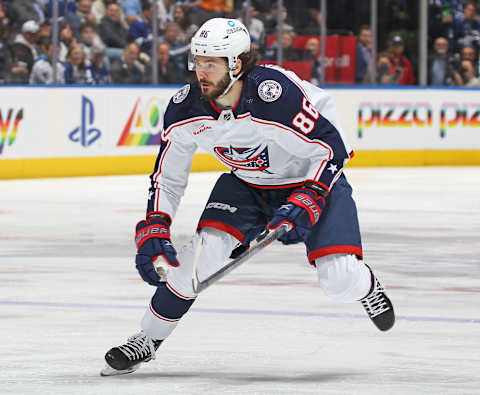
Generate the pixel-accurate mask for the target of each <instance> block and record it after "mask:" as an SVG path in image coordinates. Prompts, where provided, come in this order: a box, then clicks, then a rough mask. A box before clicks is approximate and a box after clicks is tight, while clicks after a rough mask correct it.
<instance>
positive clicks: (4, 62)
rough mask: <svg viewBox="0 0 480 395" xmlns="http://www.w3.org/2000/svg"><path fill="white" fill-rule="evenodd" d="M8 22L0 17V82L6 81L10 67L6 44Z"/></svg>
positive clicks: (9, 55)
mask: <svg viewBox="0 0 480 395" xmlns="http://www.w3.org/2000/svg"><path fill="white" fill-rule="evenodd" d="M8 34H9V29H8V23H6V22H5V21H4V20H3V19H0V84H4V83H6V82H7V78H8V75H9V73H10V69H11V67H12V65H11V62H12V55H11V53H10V47H9V44H8Z"/></svg>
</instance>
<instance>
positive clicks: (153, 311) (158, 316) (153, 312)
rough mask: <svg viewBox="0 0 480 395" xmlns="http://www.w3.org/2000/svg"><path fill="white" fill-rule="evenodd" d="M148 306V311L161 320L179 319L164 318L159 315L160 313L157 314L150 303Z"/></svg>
mask: <svg viewBox="0 0 480 395" xmlns="http://www.w3.org/2000/svg"><path fill="white" fill-rule="evenodd" d="M149 307H150V311H151V312H152V314H153V315H154V316H155V317H157V318H160V319H161V320H163V321H168V322H178V321H180V318H177V319H171V318H165V317H163V316H161V315H160V314H158V313H157V312H156V311H155V310H153V307H152V305H150V306H149Z"/></svg>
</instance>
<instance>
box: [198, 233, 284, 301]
mask: <svg viewBox="0 0 480 395" xmlns="http://www.w3.org/2000/svg"><path fill="white" fill-rule="evenodd" d="M290 229H291V225H289V224H283V225H281V226H279V227H278V228H276V229H274V230H272V231H266V232H264V233H262V234H261V235H260V236H259V237H257V239H256V240H255V242H254V245H253V246H251V247H250V248H249V249H248V250H246V251H244V252H243V253H241V254H240V255H239V256H238V257H237V258H235V259H233V260H231V261H230V262H228V263H227V264H226V265H225V266H223V267H222V268H221V269H219V270H217V271H216V272H215V273H213V274H211V275H210V276H208V277H207V278H206V279H205V280H202V281H200V280H199V278H198V274H197V270H196V266H197V265H196V264H195V265H194V270H193V276H192V284H193V290H194V292H195V293H197V294H198V293H200V292H202V291H203V290H204V289H206V288H208V287H209V286H210V285H212V284H213V283H215V282H217V281H218V280H220V279H221V278H223V277H224V276H225V275H227V274H228V273H230V272H231V271H232V270H233V269H235V268H237V267H238V266H240V265H241V264H242V263H244V262H245V261H247V260H248V259H250V258H251V257H252V256H254V255H255V254H257V253H258V252H260V251H262V250H263V249H264V248H265V247H266V246H268V245H269V244H271V243H272V242H273V241H275V240H277V239H278V238H279V237H282V236H283V235H284V234H285V233H287V232H288V231H289V230H290ZM196 258H198V257H196ZM195 263H197V262H195Z"/></svg>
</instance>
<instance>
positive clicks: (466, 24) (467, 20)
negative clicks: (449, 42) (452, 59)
mask: <svg viewBox="0 0 480 395" xmlns="http://www.w3.org/2000/svg"><path fill="white" fill-rule="evenodd" d="M476 12H477V11H476V5H475V3H474V2H473V1H469V2H468V3H467V4H465V6H464V7H463V19H462V18H456V19H455V24H454V29H455V39H456V44H457V45H458V46H459V47H462V46H466V45H470V46H475V47H476V48H479V47H480V23H479V22H478V21H477V20H475V16H476Z"/></svg>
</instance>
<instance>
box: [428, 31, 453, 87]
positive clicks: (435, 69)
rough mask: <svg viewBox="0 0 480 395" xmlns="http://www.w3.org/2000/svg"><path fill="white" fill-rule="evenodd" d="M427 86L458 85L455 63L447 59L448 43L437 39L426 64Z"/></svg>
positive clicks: (442, 38) (445, 40)
mask: <svg viewBox="0 0 480 395" xmlns="http://www.w3.org/2000/svg"><path fill="white" fill-rule="evenodd" d="M428 64H429V65H428V77H429V81H428V84H429V85H435V86H440V85H449V86H452V85H459V84H460V82H461V77H460V75H459V74H458V73H457V71H456V70H455V63H454V62H452V59H450V57H449V53H448V41H447V39H446V38H445V37H438V38H437V39H436V40H435V43H434V45H433V53H432V55H431V57H430V59H429V62H428Z"/></svg>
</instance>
